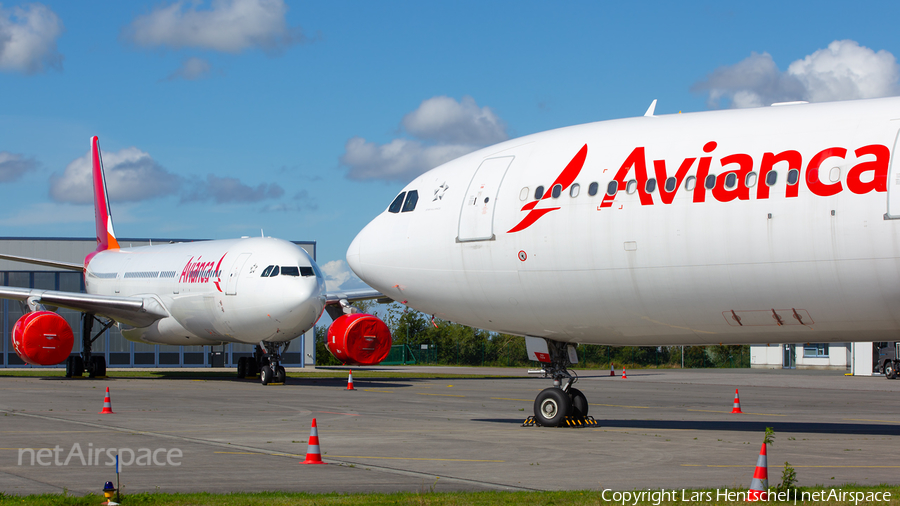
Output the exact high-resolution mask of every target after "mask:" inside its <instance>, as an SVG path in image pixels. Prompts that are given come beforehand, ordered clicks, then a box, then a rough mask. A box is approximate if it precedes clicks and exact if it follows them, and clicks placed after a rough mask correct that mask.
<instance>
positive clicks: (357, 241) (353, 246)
mask: <svg viewBox="0 0 900 506" xmlns="http://www.w3.org/2000/svg"><path fill="white" fill-rule="evenodd" d="M369 228H371V224H369V225H366V227H365V228H363V229H362V230H360V232H359V233H358V234H356V237H354V238H353V242H351V243H350V247H349V248H347V265H349V266H350V269H352V270H353V272H354V273H356V275H357V276H359V277H360V278H363V274H362V268H363V266H362V260H361V254H362V253H361V252H362V249H363V248H364V245H363V243H364V242H365V236H366V235H367V234H368V232H367V230H368V229H369ZM363 279H364V278H363Z"/></svg>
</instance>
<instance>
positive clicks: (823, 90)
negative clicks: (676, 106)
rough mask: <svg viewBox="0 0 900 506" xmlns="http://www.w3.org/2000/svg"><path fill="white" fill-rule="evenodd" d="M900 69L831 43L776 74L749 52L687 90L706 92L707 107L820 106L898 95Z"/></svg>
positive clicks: (768, 61) (881, 54)
mask: <svg viewBox="0 0 900 506" xmlns="http://www.w3.org/2000/svg"><path fill="white" fill-rule="evenodd" d="M898 81H900V66H898V65H897V60H896V58H895V57H894V55H893V54H891V53H889V52H887V51H885V50H880V51H877V52H876V51H873V50H872V49H869V48H867V47H864V46H860V45H859V44H858V43H857V42H855V41H852V40H836V41H834V42H832V43H831V44H829V45H828V47H827V48H825V49H819V50H817V51H815V52H814V53H813V54H811V55H808V56H806V57H804V58H802V59H800V60H796V61H794V62H793V63H791V64H790V65H789V66H788V69H787V71H785V72H782V71H780V70H778V67H777V66H776V65H775V62H774V61H773V60H772V56H771V55H769V54H768V53H763V54H757V53H752V54H751V55H750V56H749V57H747V58H746V59H744V60H743V61H741V62H738V63H736V64H734V65H731V66H726V67H720V68H718V69H716V70H714V71H713V72H712V73H711V74H710V75H709V76H708V77H707V79H706V80H705V81H702V82H700V83H697V84H695V85H694V86H693V88H692V91H700V92H707V93H709V97H708V105H709V106H710V107H719V106H720V105H722V102H723V101H724V102H725V105H726V106H730V107H760V106H764V105H769V104H772V103H775V102H786V101H792V100H806V101H809V102H825V101H832V100H850V99H857V98H878V97H887V96H892V95H898V94H900V86H898Z"/></svg>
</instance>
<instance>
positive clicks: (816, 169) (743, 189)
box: [507, 141, 891, 234]
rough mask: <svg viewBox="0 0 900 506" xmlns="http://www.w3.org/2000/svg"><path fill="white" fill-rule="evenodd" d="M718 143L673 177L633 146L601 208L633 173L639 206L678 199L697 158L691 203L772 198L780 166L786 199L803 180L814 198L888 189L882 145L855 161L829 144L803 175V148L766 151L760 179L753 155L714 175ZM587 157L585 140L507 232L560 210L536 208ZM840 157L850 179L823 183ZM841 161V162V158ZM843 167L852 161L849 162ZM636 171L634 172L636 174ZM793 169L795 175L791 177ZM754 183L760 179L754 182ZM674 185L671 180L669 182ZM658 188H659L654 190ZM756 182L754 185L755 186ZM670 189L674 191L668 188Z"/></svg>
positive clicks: (738, 157) (862, 151) (734, 157)
mask: <svg viewBox="0 0 900 506" xmlns="http://www.w3.org/2000/svg"><path fill="white" fill-rule="evenodd" d="M716 147H718V144H717V143H716V142H715V141H710V142H707V143H706V144H705V145H704V146H703V152H704V154H706V155H707V156H700V157H699V159H698V157H689V158H685V159H684V160H682V161H681V163H680V164H679V166H678V168H677V169H676V170H675V173H674V174H673V175H671V176H670V175H669V174H668V172H667V170H666V160H652V168H653V172H652V173H650V175H649V177H648V170H647V169H648V164H647V156H646V149H645V148H644V147H643V146H639V147H636V148H634V149H633V150H632V151H631V154H629V155H628V157H626V158H625V161H624V162H623V163H622V165H621V166H620V167H619V170H618V171H617V172H616V175H615V177H614V178H613V180H612V181H615V183H616V185H615V188H614V189H613V190H611V191H613V193H612V194H610V193H608V192H607V193H605V194H604V195H603V201H602V202H601V203H600V206H599V208H598V210H599V209H601V208H608V207H611V206H612V204H613V201H615V199H616V195H617V194H618V192H620V191H622V190H624V189H625V186H626V180H627V179H628V178H629V176H631V178H633V179H635V180H636V182H637V193H638V196H639V197H640V202H641V205H645V206H648V205H651V206H652V205H653V204H654V202H653V195H652V193H653V192H654V190H655V189H658V192H659V200H660V201H662V203H663V204H671V203H672V202H674V200H675V194H676V193H677V192H678V190H679V189H681V188H682V187H683V185H682V183H683V182H684V180H685V179H686V178H687V177H688V172H689V171H690V170H691V169H692V168H693V167H694V162H697V169H696V173H695V174H696V175H695V177H696V183H695V186H694V188H693V190H691V191H692V192H693V195H692V198H691V201H692V202H694V203H700V202H706V200H707V195H708V194H709V195H711V197H712V198H711V199H710V200H715V201H718V202H731V201H732V200H750V197H751V194H752V193H753V190H755V193H756V195H755V198H756V200H764V199H768V198H769V192H770V190H771V188H772V186H770V185H769V184H768V180H769V177H768V176H769V173H770V172H772V171H775V170H776V169H783V170H784V172H783V174H786V175H787V184H786V185H785V190H784V191H785V194H784V196H785V198H792V197H797V196H799V191H800V181H803V182H805V184H806V188H807V189H809V191H810V192H811V193H812V194H813V195H816V196H819V197H829V196H832V195H836V194H838V193H840V192H842V191H844V188H845V185H846V188H847V190H849V191H850V192H851V193H854V194H856V195H863V194H866V193H869V192H871V191H875V192H886V191H887V177H888V167H889V162H890V158H891V152H890V150H889V149H888V148H887V146H884V145H882V144H869V145H866V146H862V147H859V148H857V149H855V150H854V151H853V152H852V153H853V155H852V156H855V160H848V154H849V153H850V151H848V150H847V149H846V148H842V147H829V148H825V149H822V150H821V151H819V152H818V153H816V154H815V155H813V156H812V158H810V159H809V162H808V163H807V164H806V169H805V174H802V172H803V170H804V167H803V156H802V155H801V154H800V152H799V151H796V150H793V149H789V150H786V151H782V152H780V153H772V152H766V153H763V155H762V157H761V159H760V160H761V161H760V163H759V167H758V173H757V175H756V176H757V177H756V179H755V180H754V179H752V178H749V177H748V176H749V175H750V173H752V172H753V170H754V166H755V162H754V160H753V157H752V156H750V155H748V154H745V153H735V154H729V155H726V156H723V157H721V158H719V159H718V160H717V161H718V163H719V165H721V168H722V169H727V170H723V171H721V172H718V173H715V172H714V171H712V170H710V168H711V166H712V162H713V160H714V159H715V156H713V155H712V152H713V151H715V149H716ZM585 158H587V144H585V145H584V146H583V147H582V148H581V149H580V150H579V151H578V153H577V154H576V155H575V157H574V158H572V161H570V162H569V164H568V165H567V166H566V168H565V169H563V171H562V172H561V173H560V174H559V176H558V177H557V178H556V181H554V182H553V184H552V185H551V186H550V191H548V192H547V193H545V194H544V196H543V198H541V199H540V200H535V201H532V202H529V203H528V204H525V206H524V207H522V210H523V211H528V214H527V215H526V216H525V218H523V219H522V221H520V222H519V224H518V225H516V226H515V227H513V228H511V229H510V230H509V231H508V232H507V233H508V234H511V233H513V232H519V231H521V230H525V229H526V228H528V227H530V226H531V225H533V224H534V223H535V222H536V221H537V220H538V219H540V218H541V217H542V216H544V215H545V214H547V213H549V212H550V211H555V210H557V209H559V206H557V207H548V208H541V209H536V206H537V205H538V204H539V203H540V202H542V201H544V200H547V199H548V198H550V197H551V196H552V193H553V188H554V187H555V186H556V185H561V186H562V190H563V191H565V190H566V189H567V188H568V187H569V186H571V185H572V183H573V182H574V181H575V178H577V177H578V175H579V174H580V173H581V169H582V168H583V167H584V161H585ZM832 158H834V159H838V160H843V161H850V162H853V163H854V165H853V166H852V167H851V168H850V169H849V170H848V171H847V172H846V177H844V178H843V182H842V181H841V179H842V178H840V177H838V178H837V179H838V180H837V181H834V182H825V181H822V179H821V178H820V173H821V172H822V171H820V167H822V166H823V165H824V166H827V165H825V161H826V160H829V159H832ZM836 163H837V164H840V163H842V162H840V161H838V162H836ZM845 165H849V163H848V164H845ZM632 172H633V174H632ZM792 173H793V175H791V174H792ZM653 176H655V182H656V185H650V188H649V190H648V184H647V182H648V181H650V180H651V179H652V178H653ZM670 180H671V181H670ZM753 181H756V182H755V183H754V182H753ZM667 183H672V184H667ZM654 186H655V188H654ZM754 186H755V188H753V187H754ZM669 188H671V190H670V189H669Z"/></svg>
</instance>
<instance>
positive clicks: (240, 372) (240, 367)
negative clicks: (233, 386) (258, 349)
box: [237, 357, 247, 379]
mask: <svg viewBox="0 0 900 506" xmlns="http://www.w3.org/2000/svg"><path fill="white" fill-rule="evenodd" d="M237 377H238V379H244V378H246V377H247V357H240V358H238V362H237Z"/></svg>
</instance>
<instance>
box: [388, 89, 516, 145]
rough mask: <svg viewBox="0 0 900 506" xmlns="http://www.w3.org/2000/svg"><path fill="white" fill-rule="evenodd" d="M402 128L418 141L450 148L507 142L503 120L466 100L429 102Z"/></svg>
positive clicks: (433, 99) (441, 98)
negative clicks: (456, 145) (455, 145)
mask: <svg viewBox="0 0 900 506" xmlns="http://www.w3.org/2000/svg"><path fill="white" fill-rule="evenodd" d="M403 128H405V129H406V131H407V132H409V133H410V134H412V135H414V136H415V137H418V138H420V139H427V140H433V141H437V142H444V143H451V144H463V145H481V146H486V145H489V144H496V143H498V142H501V141H505V140H506V139H508V138H509V136H508V135H507V134H506V124H505V123H504V122H503V120H501V119H500V118H499V117H498V116H497V115H496V114H494V111H492V110H491V108H490V107H478V104H476V103H475V99H474V98H472V97H469V96H465V97H463V98H462V100H461V101H459V102H457V101H456V100H454V99H452V98H450V97H445V96H440V97H432V98H429V99H428V100H425V101H423V102H422V103H421V104H420V105H419V108H418V109H416V110H415V111H413V112H411V113H409V114H407V115H406V116H404V117H403Z"/></svg>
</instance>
